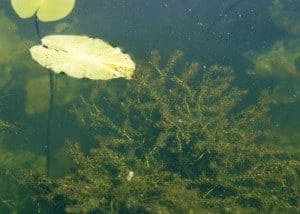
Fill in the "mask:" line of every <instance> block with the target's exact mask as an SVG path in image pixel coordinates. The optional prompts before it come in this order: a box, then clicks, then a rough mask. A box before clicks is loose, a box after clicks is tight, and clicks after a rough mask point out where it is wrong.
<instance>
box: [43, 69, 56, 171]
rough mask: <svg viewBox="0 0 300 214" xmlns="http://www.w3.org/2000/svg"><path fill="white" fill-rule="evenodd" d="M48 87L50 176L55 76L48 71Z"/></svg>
mask: <svg viewBox="0 0 300 214" xmlns="http://www.w3.org/2000/svg"><path fill="white" fill-rule="evenodd" d="M49 86H50V99H49V112H48V120H47V132H46V145H45V152H46V169H47V175H48V176H49V174H50V165H51V134H52V133H51V131H52V115H53V104H54V95H55V91H54V90H55V88H54V87H55V76H54V73H53V72H52V71H49Z"/></svg>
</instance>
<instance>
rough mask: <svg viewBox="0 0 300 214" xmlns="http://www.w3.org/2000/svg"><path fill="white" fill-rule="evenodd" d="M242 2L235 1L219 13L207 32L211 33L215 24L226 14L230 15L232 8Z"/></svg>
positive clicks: (241, 0) (240, 0) (239, 0)
mask: <svg viewBox="0 0 300 214" xmlns="http://www.w3.org/2000/svg"><path fill="white" fill-rule="evenodd" d="M243 1H244V0H237V1H236V2H234V3H232V4H231V5H229V6H228V7H227V8H225V10H223V11H222V12H221V14H220V15H219V16H218V17H216V18H215V20H214V21H213V22H212V23H211V24H210V25H209V26H208V27H207V31H211V29H213V28H214V27H215V25H216V24H217V23H219V22H220V21H221V20H222V19H223V17H225V16H226V15H227V14H228V13H230V12H231V11H232V10H233V9H234V8H236V7H238V6H239V4H241V3H242V2H243Z"/></svg>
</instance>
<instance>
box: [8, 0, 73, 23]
mask: <svg viewBox="0 0 300 214" xmlns="http://www.w3.org/2000/svg"><path fill="white" fill-rule="evenodd" d="M11 5H12V7H13V9H14V10H15V12H16V13H17V14H18V15H19V16H20V17H21V18H23V19H25V18H30V17H32V16H34V15H35V14H36V16H37V18H38V19H39V20H40V21H43V22H49V21H57V20H59V19H62V18H64V17H66V16H67V15H69V14H70V13H71V11H72V10H73V8H74V5H75V0H11Z"/></svg>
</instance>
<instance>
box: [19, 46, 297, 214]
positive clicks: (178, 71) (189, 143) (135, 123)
mask: <svg viewBox="0 0 300 214" xmlns="http://www.w3.org/2000/svg"><path fill="white" fill-rule="evenodd" d="M182 57H183V53H182V52H181V51H175V52H174V53H173V54H172V55H171V56H170V58H169V59H168V60H167V62H166V63H165V65H164V66H162V65H161V64H162V62H161V59H160V58H161V57H160V55H159V53H158V51H153V52H152V55H151V58H150V60H149V62H147V63H140V64H139V65H138V67H137V72H136V74H135V76H134V77H133V80H131V82H129V83H128V82H123V81H122V80H120V81H114V82H105V83H101V84H97V85H96V86H95V87H94V88H93V90H92V91H91V94H90V96H89V97H88V98H82V100H81V102H80V104H78V105H77V106H74V108H73V109H72V112H73V113H74V115H75V116H76V118H77V120H78V122H79V123H80V124H81V127H82V129H85V130H86V132H88V133H90V136H91V138H92V139H93V142H94V143H95V145H97V146H95V147H94V148H92V149H91V150H90V152H88V153H85V152H83V151H82V149H81V146H80V145H84V144H81V142H74V141H72V140H67V145H68V146H69V150H70V154H71V157H72V159H73V162H74V167H73V168H72V171H71V172H70V173H68V174H67V175H66V176H64V177H62V178H58V179H50V178H48V177H46V176H44V175H38V174H32V173H25V176H24V174H23V176H22V178H21V179H17V180H18V181H19V182H20V183H21V184H23V185H26V186H29V187H32V189H33V190H35V191H36V196H35V200H36V201H42V202H43V204H44V206H45V207H52V208H53V209H54V210H60V211H61V212H69V213H74V212H75V213H76V212H84V213H86V212H88V213H93V212H96V213H102V212H103V213H104V212H122V213H138V212H139V213H182V212H191V213H193V212H213V213H220V212H224V213H257V212H267V213H274V212H275V213H276V212H281V211H283V210H284V211H288V212H297V200H298V196H299V195H298V192H297V181H298V180H297V179H298V177H299V165H300V164H299V163H300V162H299V159H298V158H296V157H292V156H290V155H289V154H287V153H285V152H284V151H282V150H280V149H279V148H276V147H274V146H272V145H270V144H269V143H267V138H268V137H270V136H269V135H270V134H268V133H269V132H268V131H267V128H268V126H267V124H268V123H269V122H270V119H269V117H268V111H269V101H270V98H269V94H268V91H262V93H261V95H260V96H259V98H258V101H257V103H256V104H252V105H246V104H243V105H241V101H242V98H243V96H244V95H245V94H246V93H247V91H246V90H244V89H241V88H238V87H235V86H234V83H233V81H234V79H235V78H234V75H233V71H232V69H231V68H229V67H224V66H219V65H213V66H210V67H207V68H206V67H205V66H201V65H200V64H199V63H196V62H193V63H185V62H183V63H182V61H180V59H181V58H182ZM268 142H269V141H268ZM82 143H84V142H82ZM26 175H27V176H26ZM298 211H299V210H298Z"/></svg>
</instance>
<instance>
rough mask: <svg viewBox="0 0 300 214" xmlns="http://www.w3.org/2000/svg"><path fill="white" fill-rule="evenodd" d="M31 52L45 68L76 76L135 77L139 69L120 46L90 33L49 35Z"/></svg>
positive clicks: (104, 78) (102, 77)
mask: <svg viewBox="0 0 300 214" xmlns="http://www.w3.org/2000/svg"><path fill="white" fill-rule="evenodd" d="M30 52H31V56H32V58H33V59H34V60H36V61H37V62H38V63H39V64H40V65H42V66H43V67H45V68H47V69H49V70H52V71H54V72H56V73H65V74H67V75H69V76H72V77H75V78H88V79H94V80H108V79H113V78H120V77H123V78H126V79H131V78H132V75H133V73H134V70H135V63H134V62H133V61H132V59H131V58H130V56H129V55H128V54H125V53H123V52H122V51H121V49H120V48H118V47H112V46H111V45H109V44H108V43H106V42H104V41H103V40H101V39H93V38H89V37H87V36H75V35H50V36H46V37H44V38H42V44H41V45H36V46H33V47H31V48H30Z"/></svg>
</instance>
